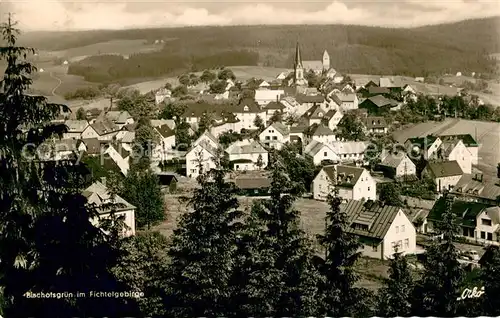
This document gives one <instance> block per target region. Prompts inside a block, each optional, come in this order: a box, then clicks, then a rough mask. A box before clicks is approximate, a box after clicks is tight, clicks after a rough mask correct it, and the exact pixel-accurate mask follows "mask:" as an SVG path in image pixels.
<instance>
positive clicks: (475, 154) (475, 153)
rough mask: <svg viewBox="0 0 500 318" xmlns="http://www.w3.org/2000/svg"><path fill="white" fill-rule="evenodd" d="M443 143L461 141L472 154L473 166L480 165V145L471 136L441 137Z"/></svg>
mask: <svg viewBox="0 0 500 318" xmlns="http://www.w3.org/2000/svg"><path fill="white" fill-rule="evenodd" d="M439 138H441V140H443V141H450V140H456V139H460V140H461V141H462V143H463V144H464V145H465V147H466V148H467V150H468V151H469V153H470V154H471V161H472V164H473V165H477V164H478V160H479V144H478V142H477V141H476V140H475V139H474V137H472V136H471V135H470V134H464V135H460V134H458V135H441V136H439Z"/></svg>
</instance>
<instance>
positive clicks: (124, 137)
mask: <svg viewBox="0 0 500 318" xmlns="http://www.w3.org/2000/svg"><path fill="white" fill-rule="evenodd" d="M116 141H117V142H119V143H120V145H121V147H123V149H125V150H127V151H129V152H132V148H133V147H134V142H135V132H134V131H120V132H119V133H118V134H117V135H116Z"/></svg>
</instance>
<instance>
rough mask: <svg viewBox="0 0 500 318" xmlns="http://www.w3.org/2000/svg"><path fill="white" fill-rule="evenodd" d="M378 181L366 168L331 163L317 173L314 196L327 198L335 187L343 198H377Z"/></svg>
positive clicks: (318, 198) (317, 198) (313, 185)
mask: <svg viewBox="0 0 500 318" xmlns="http://www.w3.org/2000/svg"><path fill="white" fill-rule="evenodd" d="M376 188H377V183H376V182H375V179H373V177H372V176H371V175H370V172H369V171H368V170H366V169H364V168H359V167H352V166H344V165H331V166H325V167H323V169H321V171H320V172H319V173H318V174H317V175H316V177H315V178H314V180H313V184H312V192H313V198H314V199H316V200H326V199H327V197H328V194H330V193H332V191H333V190H334V189H336V190H338V196H339V197H341V198H342V199H343V200H362V199H364V200H375V199H376V198H377V189H376Z"/></svg>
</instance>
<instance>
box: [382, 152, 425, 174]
mask: <svg viewBox="0 0 500 318" xmlns="http://www.w3.org/2000/svg"><path fill="white" fill-rule="evenodd" d="M379 166H380V167H381V168H382V170H383V171H384V174H385V175H386V176H387V177H389V178H394V179H401V178H404V177H407V176H416V175H417V166H416V165H415V163H414V162H413V161H412V160H411V159H410V158H409V157H408V155H407V154H406V153H405V152H404V151H401V152H397V153H387V154H385V155H384V157H383V158H382V161H381V163H380V165H379Z"/></svg>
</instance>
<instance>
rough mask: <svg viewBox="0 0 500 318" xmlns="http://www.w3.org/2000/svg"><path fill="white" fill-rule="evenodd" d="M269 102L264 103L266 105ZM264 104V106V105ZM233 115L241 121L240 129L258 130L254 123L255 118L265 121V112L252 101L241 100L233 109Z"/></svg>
mask: <svg viewBox="0 0 500 318" xmlns="http://www.w3.org/2000/svg"><path fill="white" fill-rule="evenodd" d="M268 103H269V102H267V103H265V104H268ZM265 104H264V105H265ZM233 113H234V115H235V116H236V117H237V118H238V119H239V120H240V121H241V126H242V129H250V130H254V129H258V127H256V126H255V124H254V121H255V118H256V117H257V116H259V117H260V118H261V119H262V120H265V119H266V111H265V110H263V109H261V108H260V106H259V105H258V104H257V103H256V102H255V101H254V100H252V99H243V100H241V101H240V103H239V104H238V105H237V106H235V107H234V111H233Z"/></svg>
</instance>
